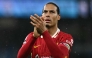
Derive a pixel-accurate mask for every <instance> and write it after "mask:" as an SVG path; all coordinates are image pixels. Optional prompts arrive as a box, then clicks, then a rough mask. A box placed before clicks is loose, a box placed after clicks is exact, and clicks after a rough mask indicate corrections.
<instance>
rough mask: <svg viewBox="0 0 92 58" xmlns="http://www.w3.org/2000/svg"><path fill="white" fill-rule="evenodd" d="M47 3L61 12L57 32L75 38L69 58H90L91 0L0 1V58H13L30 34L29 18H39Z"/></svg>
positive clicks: (91, 57) (91, 54)
mask: <svg viewBox="0 0 92 58" xmlns="http://www.w3.org/2000/svg"><path fill="white" fill-rule="evenodd" d="M50 1H52V2H55V3H57V5H58V6H59V7H60V9H61V10H60V11H61V12H60V14H61V17H62V18H61V20H60V21H59V28H60V29H61V30H62V31H64V32H67V33H70V34H72V36H73V38H74V45H73V48H72V51H71V53H70V58H92V30H91V29H92V0H0V58H16V56H17V52H18V50H19V48H20V47H21V45H22V42H23V41H24V39H25V37H26V35H27V34H28V33H29V32H31V31H33V26H32V25H31V24H30V23H29V22H30V19H29V17H30V15H33V14H35V13H36V14H38V15H40V16H41V13H42V8H43V6H44V5H45V4H46V3H47V2H50Z"/></svg>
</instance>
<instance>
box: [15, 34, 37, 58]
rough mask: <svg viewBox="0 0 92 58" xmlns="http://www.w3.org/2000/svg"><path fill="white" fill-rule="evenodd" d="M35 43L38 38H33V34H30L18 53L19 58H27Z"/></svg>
mask: <svg viewBox="0 0 92 58" xmlns="http://www.w3.org/2000/svg"><path fill="white" fill-rule="evenodd" d="M35 41H36V38H34V37H33V33H30V34H28V35H27V37H26V39H25V41H24V42H23V45H22V47H21V48H20V49H19V51H18V54H17V58H27V57H28V55H29V54H30V52H31V50H32V47H33V45H34V43H35Z"/></svg>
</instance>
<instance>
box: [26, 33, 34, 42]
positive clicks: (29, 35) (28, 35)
mask: <svg viewBox="0 0 92 58" xmlns="http://www.w3.org/2000/svg"><path fill="white" fill-rule="evenodd" d="M32 35H33V32H30V33H29V34H27V36H26V38H25V40H27V39H28V38H30V37H31V36H32Z"/></svg>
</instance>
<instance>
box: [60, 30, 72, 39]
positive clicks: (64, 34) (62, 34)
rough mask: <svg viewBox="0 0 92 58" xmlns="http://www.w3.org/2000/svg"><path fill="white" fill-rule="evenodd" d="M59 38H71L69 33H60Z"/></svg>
mask: <svg viewBox="0 0 92 58" xmlns="http://www.w3.org/2000/svg"><path fill="white" fill-rule="evenodd" d="M59 35H60V36H63V37H71V38H72V35H71V34H69V33H66V32H63V31H60V34H59Z"/></svg>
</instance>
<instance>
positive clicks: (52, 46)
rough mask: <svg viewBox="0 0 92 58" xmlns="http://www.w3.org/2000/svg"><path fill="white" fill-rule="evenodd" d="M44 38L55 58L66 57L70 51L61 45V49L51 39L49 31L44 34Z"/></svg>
mask: <svg viewBox="0 0 92 58" xmlns="http://www.w3.org/2000/svg"><path fill="white" fill-rule="evenodd" d="M43 38H44V40H45V42H46V44H47V46H48V49H49V51H50V52H51V55H52V56H53V57H54V58H62V57H64V54H65V52H67V51H68V50H67V49H66V47H65V46H63V45H61V47H59V46H58V45H57V44H56V43H55V42H54V41H53V40H52V38H51V36H50V34H49V33H48V31H45V32H44V33H43Z"/></svg>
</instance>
